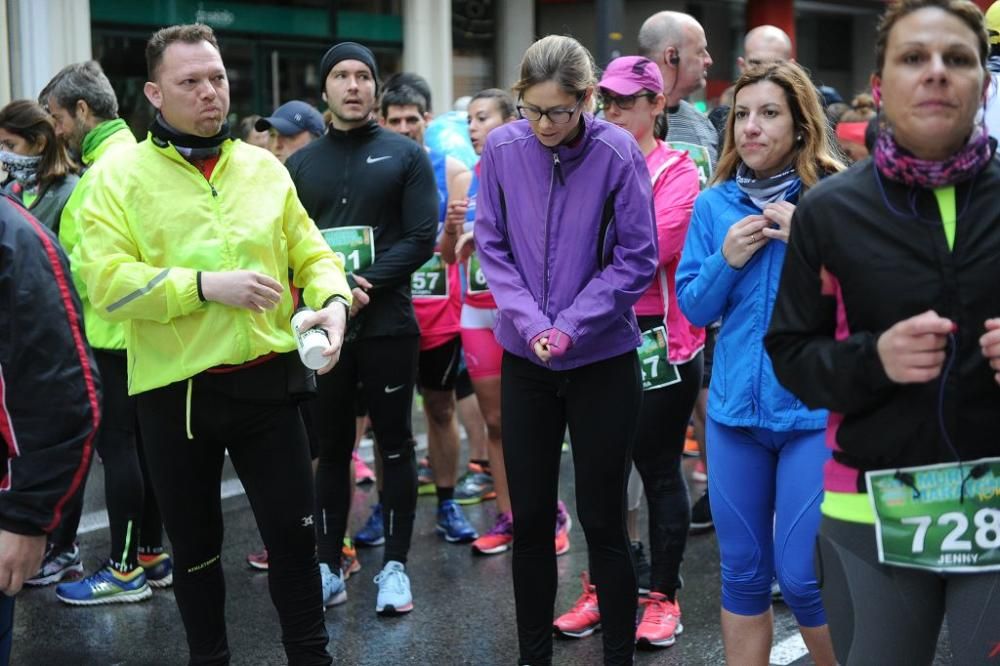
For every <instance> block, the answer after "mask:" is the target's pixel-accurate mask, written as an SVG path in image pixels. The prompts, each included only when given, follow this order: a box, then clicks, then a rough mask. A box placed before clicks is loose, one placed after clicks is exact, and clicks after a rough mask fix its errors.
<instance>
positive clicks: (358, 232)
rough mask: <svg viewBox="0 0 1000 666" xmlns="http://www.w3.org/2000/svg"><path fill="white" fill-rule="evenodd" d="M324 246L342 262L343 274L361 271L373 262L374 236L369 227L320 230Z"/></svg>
mask: <svg viewBox="0 0 1000 666" xmlns="http://www.w3.org/2000/svg"><path fill="white" fill-rule="evenodd" d="M320 233H321V234H323V238H324V239H325V240H326V244H327V245H329V246H330V249H331V250H333V251H334V252H336V253H337V255H338V256H339V257H340V259H341V260H342V261H343V262H344V272H345V273H356V272H358V271H362V270H364V269H366V268H368V267H369V266H371V265H372V263H373V262H374V261H375V234H374V233H373V232H372V228H371V227H335V228H333V229H320Z"/></svg>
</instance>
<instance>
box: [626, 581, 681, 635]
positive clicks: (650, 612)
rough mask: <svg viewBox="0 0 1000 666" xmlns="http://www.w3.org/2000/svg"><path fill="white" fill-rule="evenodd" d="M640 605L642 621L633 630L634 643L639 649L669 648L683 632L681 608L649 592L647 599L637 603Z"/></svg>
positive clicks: (659, 595)
mask: <svg viewBox="0 0 1000 666" xmlns="http://www.w3.org/2000/svg"><path fill="white" fill-rule="evenodd" d="M639 603H640V604H641V605H642V619H641V620H640V621H639V626H638V627H637V628H636V630H635V642H636V643H637V644H638V645H639V646H640V647H645V648H659V647H670V646H671V645H673V644H674V643H676V642H677V636H679V635H680V634H681V632H683V631H684V625H683V624H681V607H680V606H679V605H678V604H677V602H675V601H670V600H669V599H667V597H666V595H664V594H660V593H659V592H650V593H649V597H648V598H646V599H642V600H640V602H639Z"/></svg>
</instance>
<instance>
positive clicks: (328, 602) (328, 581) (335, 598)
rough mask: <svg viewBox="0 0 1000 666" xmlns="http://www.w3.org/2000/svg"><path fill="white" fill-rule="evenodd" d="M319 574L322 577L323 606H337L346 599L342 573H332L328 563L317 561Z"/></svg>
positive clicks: (345, 587)
mask: <svg viewBox="0 0 1000 666" xmlns="http://www.w3.org/2000/svg"><path fill="white" fill-rule="evenodd" d="M319 576H320V578H322V579H323V608H329V607H330V606H339V605H340V604H342V603H344V602H345V601H347V586H346V585H344V574H342V573H341V572H340V571H337V573H334V572H333V571H332V570H331V569H330V565H329V564H324V563H323V562H320V563H319Z"/></svg>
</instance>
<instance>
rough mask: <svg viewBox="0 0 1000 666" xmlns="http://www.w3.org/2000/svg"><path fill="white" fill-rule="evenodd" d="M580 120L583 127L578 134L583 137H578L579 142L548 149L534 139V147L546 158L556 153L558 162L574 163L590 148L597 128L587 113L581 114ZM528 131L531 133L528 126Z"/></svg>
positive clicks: (594, 121)
mask: <svg viewBox="0 0 1000 666" xmlns="http://www.w3.org/2000/svg"><path fill="white" fill-rule="evenodd" d="M580 120H581V124H582V125H583V127H581V128H580V132H582V133H583V136H582V137H580V139H579V141H574V142H573V145H572V147H570V146H567V145H564V144H559V145H558V146H556V147H555V148H549V147H548V146H546V145H544V144H542V142H541V141H538V139H537V138H536V139H535V145H536V146H538V149H539V150H541V151H542V152H543V153H545V155H546V157H548V156H549V155H551V154H552V153H557V154H558V155H559V161H560V162H563V163H567V162H575V161H576V160H578V159H580V158H581V157H583V156H584V155H585V154H586V152H587V150H588V149H589V148H590V142H591V139H592V138H593V136H594V132H595V129H596V128H597V121H596V120H595V119H594V116H593V115H591V114H589V113H584V114H582V115H581V116H580ZM528 131H529V132H530V131H531V128H530V126H529V128H528ZM549 159H551V158H549Z"/></svg>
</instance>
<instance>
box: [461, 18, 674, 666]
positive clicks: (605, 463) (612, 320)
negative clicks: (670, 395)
mask: <svg viewBox="0 0 1000 666" xmlns="http://www.w3.org/2000/svg"><path fill="white" fill-rule="evenodd" d="M595 83H596V80H595V77H594V65H593V59H592V58H591V56H590V54H589V53H588V52H587V50H586V49H585V48H583V47H582V46H581V45H580V44H579V42H577V41H576V40H574V39H572V38H570V37H561V36H555V35H550V36H548V37H545V38H543V39H541V40H539V41H537V42H535V43H534V44H533V45H532V46H531V47H530V48H529V49H528V50H527V52H526V53H525V54H524V59H523V60H522V61H521V80H520V81H518V83H517V84H516V85H515V86H514V92H515V94H516V95H517V96H518V98H519V106H518V110H519V111H520V114H521V117H522V118H523V120H519V121H517V122H513V123H510V124H508V125H505V126H503V127H500V128H497V129H495V130H493V131H492V132H491V133H490V135H489V137H488V138H487V141H486V149H485V150H484V151H483V155H482V162H481V164H482V170H481V180H480V189H479V202H478V213H477V218H476V247H477V250H478V251H479V258H480V262H481V264H482V267H483V270H484V272H485V274H486V279H487V282H488V283H489V285H490V289H491V290H492V292H493V296H494V298H495V299H496V302H497V307H498V309H499V317H498V320H497V324H496V327H495V329H494V332H495V333H496V337H497V340H498V341H499V342H500V344H501V346H503V348H504V356H503V365H502V374H501V377H502V379H501V404H502V409H501V413H502V431H503V448H504V457H505V460H506V464H507V480H508V483H509V485H510V495H511V502H512V506H513V512H514V517H515V518H514V562H513V568H514V597H515V602H516V609H517V629H518V640H519V643H520V652H521V654H520V659H521V661H520V663H522V664H525V663H530V664H548V663H550V662H551V660H552V619H553V603H554V601H555V594H556V568H555V552H554V550H553V548H554V547H553V541H552V534H553V531H554V530H555V518H556V517H555V513H554V512H553V511H552V506H553V505H554V504H555V503H556V492H557V489H558V481H559V458H560V444H561V442H562V436H563V432H564V431H565V428H566V425H567V424H568V425H569V428H570V434H571V436H572V442H573V464H574V468H575V473H576V490H577V511H578V514H579V517H580V522H581V523H582V525H583V529H584V533H585V535H586V537H587V546H588V553H589V557H590V567H591V574H592V578H593V582H594V584H595V585H596V586H597V589H598V591H599V594H600V611H601V623H602V626H603V628H604V658H605V662H606V663H609V664H612V663H613V664H630V663H632V655H633V651H634V640H635V612H636V596H635V590H636V582H635V572H634V571H633V569H632V562H631V558H630V553H629V540H628V536H627V535H626V532H625V484H626V479H627V476H628V471H629V462H630V460H631V448H632V440H633V437H634V434H635V427H636V422H637V421H638V417H639V406H640V403H641V400H642V386H641V378H640V371H639V365H638V359H637V356H636V353H635V349H636V347H637V346H638V344H639V328H638V326H637V325H636V319H635V315H634V314H633V312H632V305H633V304H634V303H635V302H636V300H638V299H639V297H640V296H641V295H642V294H643V293H644V292H645V291H646V288H647V287H648V286H649V284H650V282H651V281H652V278H653V275H654V274H655V272H656V268H657V260H658V255H657V248H656V223H655V220H654V216H653V210H652V195H651V191H650V181H649V174H648V172H647V170H646V162H645V159H644V158H643V155H642V152H641V151H640V150H639V147H638V145H637V144H636V142H635V139H633V138H632V136H631V135H630V134H629V133H628V132H626V131H625V130H622V129H621V128H619V127H615V126H614V125H612V124H610V123H607V122H604V121H602V120H598V119H595V118H594V117H593V116H592V115H590V114H589V113H587V110H588V109H590V106H591V98H592V96H593V93H594V86H595Z"/></svg>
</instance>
